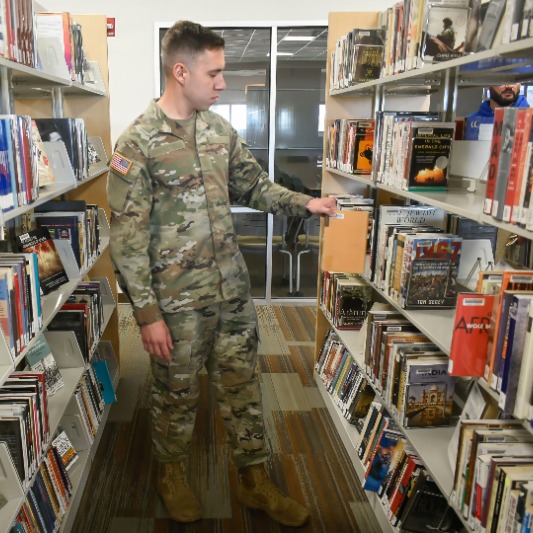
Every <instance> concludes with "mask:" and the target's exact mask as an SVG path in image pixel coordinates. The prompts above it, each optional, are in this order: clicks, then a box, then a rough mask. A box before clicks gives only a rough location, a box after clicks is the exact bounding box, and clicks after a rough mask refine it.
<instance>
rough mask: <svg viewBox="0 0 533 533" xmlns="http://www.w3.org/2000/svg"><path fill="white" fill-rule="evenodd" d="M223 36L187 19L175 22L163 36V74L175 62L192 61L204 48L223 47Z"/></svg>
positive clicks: (170, 69)
mask: <svg viewBox="0 0 533 533" xmlns="http://www.w3.org/2000/svg"><path fill="white" fill-rule="evenodd" d="M224 44H225V43H224V38H223V37H221V36H220V35H219V34H218V33H215V32H214V31H213V30H210V29H209V28H204V27H203V26H201V25H200V24H196V23H195V22H190V21H188V20H180V21H178V22H176V23H175V24H174V25H173V26H172V27H171V28H169V29H168V31H167V32H166V33H165V36H164V37H163V41H162V45H161V62H162V63H163V69H164V71H165V75H166V76H169V75H170V74H171V73H172V68H173V67H174V65H175V64H176V63H180V62H182V63H189V64H191V63H194V60H195V59H196V56H197V55H198V54H200V53H201V52H204V51H205V50H216V49H218V48H224Z"/></svg>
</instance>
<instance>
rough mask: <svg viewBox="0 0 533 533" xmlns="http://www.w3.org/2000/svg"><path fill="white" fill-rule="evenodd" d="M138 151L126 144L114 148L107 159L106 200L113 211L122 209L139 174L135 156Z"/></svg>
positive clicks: (137, 155) (136, 156)
mask: <svg viewBox="0 0 533 533" xmlns="http://www.w3.org/2000/svg"><path fill="white" fill-rule="evenodd" d="M138 157H139V153H138V152H137V151H135V150H134V149H133V148H130V147H128V146H124V147H121V148H120V150H115V152H114V153H113V155H112V156H111V159H110V160H109V177H108V179H107V200H108V202H109V206H110V207H111V209H113V210H114V211H123V210H124V207H125V205H126V201H127V199H128V196H129V195H130V193H131V190H132V188H133V185H134V183H135V182H136V180H137V177H138V175H139V172H140V169H141V165H140V164H139V163H138V162H137V160H136V159H135V158H138Z"/></svg>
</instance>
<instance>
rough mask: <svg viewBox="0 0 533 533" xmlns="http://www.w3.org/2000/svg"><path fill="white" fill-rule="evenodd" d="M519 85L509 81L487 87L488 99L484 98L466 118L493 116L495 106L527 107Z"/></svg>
mask: <svg viewBox="0 0 533 533" xmlns="http://www.w3.org/2000/svg"><path fill="white" fill-rule="evenodd" d="M520 86H521V84H520V83H509V84H507V85H496V86H494V87H489V99H488V100H485V101H484V102H483V103H482V104H481V105H480V106H479V109H478V110H477V111H476V112H475V113H471V114H470V115H468V116H467V118H470V117H472V118H474V117H492V118H494V109H496V108H497V107H529V104H528V102H527V99H526V97H525V96H522V95H521V94H520Z"/></svg>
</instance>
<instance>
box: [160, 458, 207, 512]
mask: <svg viewBox="0 0 533 533" xmlns="http://www.w3.org/2000/svg"><path fill="white" fill-rule="evenodd" d="M157 492H158V493H159V496H161V499H162V500H163V502H164V504H165V507H166V509H167V512H168V514H169V515H170V517H171V518H172V520H176V522H194V521H195V520H200V518H202V508H201V506H200V502H199V501H198V498H197V497H196V495H195V494H194V492H193V491H192V489H191V487H190V486H189V483H188V481H187V477H186V475H185V469H184V467H183V465H182V464H181V463H160V464H159V469H158V472H157Z"/></svg>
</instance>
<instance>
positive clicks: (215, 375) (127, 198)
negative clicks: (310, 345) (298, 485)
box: [107, 22, 335, 526]
mask: <svg viewBox="0 0 533 533" xmlns="http://www.w3.org/2000/svg"><path fill="white" fill-rule="evenodd" d="M162 60H163V65H164V68H165V75H166V84H165V91H164V93H163V96H162V97H161V98H160V99H159V100H157V101H152V102H151V103H150V105H149V106H148V109H147V110H146V111H145V112H144V113H143V114H142V115H140V116H139V117H138V118H137V119H136V120H135V121H134V122H133V123H132V124H131V125H130V126H129V127H128V128H127V129H126V131H125V132H124V133H123V134H122V135H121V137H120V138H119V140H118V142H117V145H116V149H115V152H114V154H113V156H112V158H111V162H110V167H111V170H110V174H109V181H108V191H107V192H108V199H109V204H110V206H111V213H112V214H111V257H112V259H113V262H114V264H115V266H116V268H117V270H118V272H119V282H120V284H121V286H122V288H123V291H124V292H125V293H126V294H127V296H128V297H129V299H130V301H131V303H132V305H133V309H134V314H135V318H136V320H137V323H138V324H139V326H140V330H141V336H142V340H143V344H144V347H145V349H146V350H147V351H148V352H149V353H150V355H151V364H152V371H153V376H154V385H153V395H152V440H153V445H154V453H155V456H156V459H157V460H158V461H159V464H160V467H159V473H158V491H159V493H160V495H161V497H162V499H163V501H164V503H165V505H166V507H167V510H168V511H169V514H170V515H171V516H172V518H174V519H175V520H178V521H184V522H187V521H193V520H197V519H199V518H201V508H200V504H199V502H198V499H197V497H196V495H195V494H194V493H193V491H192V489H191V488H190V486H189V485H188V483H187V479H186V474H185V466H184V465H185V463H186V460H187V457H188V454H189V448H190V443H191V437H192V431H193V426H194V420H195V414H196V408H197V404H198V395H199V387H198V372H199V370H200V369H201V368H203V367H204V366H205V368H206V369H207V371H208V373H209V379H210V382H211V384H212V385H213V386H214V387H215V389H216V394H217V399H218V404H219V407H220V410H221V414H222V418H223V420H224V423H225V427H226V429H227V432H228V435H229V438H230V444H231V446H232V449H233V458H234V462H235V464H236V466H237V467H238V468H239V474H240V481H241V483H240V485H239V494H238V496H239V499H240V501H241V502H242V503H243V504H244V505H246V506H248V507H252V508H256V509H262V510H264V511H266V512H267V513H268V514H269V515H270V516H271V517H272V518H274V519H275V520H277V521H279V522H280V523H282V524H285V525H290V526H298V525H302V524H303V523H304V522H305V521H306V520H307V518H308V512H307V510H306V509H305V508H304V507H303V506H301V505H300V504H298V503H297V502H295V501H294V500H292V499H291V498H289V497H287V496H285V495H283V494H282V493H281V492H280V491H279V490H278V489H277V488H276V487H275V486H274V485H273V484H272V483H271V482H270V480H269V479H268V478H267V476H266V473H265V469H264V467H263V464H264V462H265V461H266V460H267V458H268V453H267V450H266V449H265V446H264V437H263V433H264V427H263V417H262V407H261V391H260V387H259V383H258V381H257V376H256V360H257V320H256V314H255V309H254V305H253V302H252V299H251V296H250V282H249V277H248V272H247V269H246V265H245V262H244V259H243V257H242V255H241V253H240V251H239V247H238V245H237V238H236V235H235V231H234V228H233V222H232V217H231V208H230V206H231V205H232V204H239V205H243V206H248V207H252V208H254V209H259V210H262V211H265V212H268V213H273V214H278V213H285V214H288V215H293V216H300V217H307V216H309V215H310V214H311V213H316V214H328V215H329V214H332V213H333V209H334V206H335V202H334V201H333V200H332V199H329V198H314V199H313V198H311V197H309V196H306V195H303V194H299V193H294V192H291V191H289V190H288V189H285V188H283V187H281V186H279V185H277V184H274V183H273V182H271V181H270V180H269V178H268V175H267V174H266V173H265V172H264V171H263V170H262V169H261V167H260V166H259V164H258V163H257V162H256V161H255V159H254V157H253V156H252V155H251V153H250V152H249V150H248V148H247V146H246V143H245V141H244V140H243V139H242V138H240V137H239V136H238V135H237V133H236V131H235V130H234V129H233V127H232V126H231V125H230V124H229V123H228V122H227V121H226V120H224V119H223V118H222V117H220V116H219V115H217V114H215V113H212V112H210V111H209V110H208V109H209V107H210V106H211V105H212V104H214V103H215V102H216V101H217V99H218V96H219V94H220V91H222V90H224V88H225V82H224V78H223V69H224V40H223V39H222V38H221V37H220V36H218V35H217V34H215V33H214V32H211V31H210V30H207V29H205V28H203V27H202V26H199V25H197V24H194V23H191V22H179V23H176V24H175V25H174V26H173V27H172V28H171V29H170V30H169V31H168V33H167V35H166V37H165V39H164V41H163V52H162Z"/></svg>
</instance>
